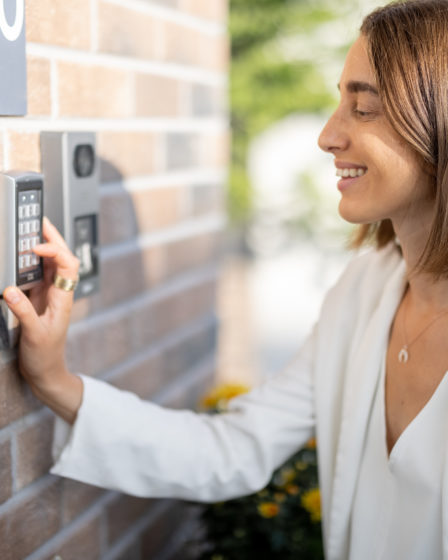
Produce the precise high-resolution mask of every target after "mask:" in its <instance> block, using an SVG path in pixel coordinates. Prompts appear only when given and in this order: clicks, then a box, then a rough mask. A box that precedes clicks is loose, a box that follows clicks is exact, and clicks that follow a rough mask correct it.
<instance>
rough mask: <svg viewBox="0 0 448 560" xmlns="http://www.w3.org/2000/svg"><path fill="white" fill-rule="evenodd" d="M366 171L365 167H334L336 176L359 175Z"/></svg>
mask: <svg viewBox="0 0 448 560" xmlns="http://www.w3.org/2000/svg"><path fill="white" fill-rule="evenodd" d="M366 172H367V169H362V168H361V167H360V168H356V167H351V168H348V167H345V168H344V169H336V176H337V177H361V176H362V175H364V174H365V173H366Z"/></svg>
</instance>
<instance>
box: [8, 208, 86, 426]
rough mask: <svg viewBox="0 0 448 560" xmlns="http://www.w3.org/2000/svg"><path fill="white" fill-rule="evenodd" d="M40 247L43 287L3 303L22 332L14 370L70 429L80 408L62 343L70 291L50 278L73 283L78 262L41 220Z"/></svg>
mask: <svg viewBox="0 0 448 560" xmlns="http://www.w3.org/2000/svg"><path fill="white" fill-rule="evenodd" d="M43 236H44V239H45V240H46V241H47V243H45V244H41V245H37V246H36V247H35V248H34V249H33V250H34V252H35V253H36V254H37V255H39V256H40V257H42V258H44V260H45V267H44V271H45V273H44V281H43V283H42V284H41V285H39V286H37V287H35V288H33V289H32V290H31V291H30V298H29V299H28V297H27V296H26V295H25V294H24V293H23V292H22V291H21V290H20V289H19V288H16V287H8V288H6V290H5V291H4V293H3V297H4V299H5V301H6V303H7V305H8V307H9V308H10V310H11V311H12V312H13V313H14V315H15V316H16V317H17V318H18V320H19V322H20V326H21V336H20V344H19V355H18V358H19V370H20V372H21V374H22V375H23V377H24V378H25V380H26V381H27V382H28V383H29V385H30V387H31V390H32V391H33V393H34V395H35V396H36V397H37V398H39V399H40V400H41V401H42V402H43V403H44V404H46V405H47V406H48V407H49V408H51V409H52V410H53V411H54V412H55V413H56V414H58V415H59V416H61V417H62V418H63V419H64V420H65V421H67V422H68V423H70V424H73V422H74V421H75V418H76V414H77V411H78V409H79V407H80V405H81V402H82V395H83V383H82V381H81V379H80V378H79V377H78V376H76V375H74V374H72V373H70V372H69V371H68V369H67V366H66V363H65V340H66V335H67V329H68V325H69V321H70V312H71V309H72V305H73V291H70V292H66V291H64V290H62V289H60V288H57V287H56V286H55V285H54V284H53V279H54V275H55V274H58V275H59V276H62V277H63V278H68V279H72V280H75V279H76V278H77V276H78V267H79V261H78V259H77V258H76V257H75V256H74V255H73V254H72V253H71V252H70V250H69V248H68V247H67V244H66V243H65V241H64V239H63V238H62V237H61V235H60V234H59V232H58V231H57V229H56V228H55V227H54V226H53V225H52V224H51V223H50V221H49V220H48V219H46V218H44V222H43Z"/></svg>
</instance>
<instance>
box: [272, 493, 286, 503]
mask: <svg viewBox="0 0 448 560" xmlns="http://www.w3.org/2000/svg"><path fill="white" fill-rule="evenodd" d="M274 498H275V501H276V502H278V503H279V504H281V503H282V502H284V501H285V500H286V494H283V492H276V493H275V494H274Z"/></svg>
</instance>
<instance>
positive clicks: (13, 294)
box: [3, 288, 20, 303]
mask: <svg viewBox="0 0 448 560" xmlns="http://www.w3.org/2000/svg"><path fill="white" fill-rule="evenodd" d="M3 297H4V298H5V300H6V301H7V302H8V303H18V302H19V301H20V290H18V289H17V288H10V289H9V290H8V291H6V292H5V293H4V294H3Z"/></svg>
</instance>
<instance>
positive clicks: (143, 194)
mask: <svg viewBox="0 0 448 560" xmlns="http://www.w3.org/2000/svg"><path fill="white" fill-rule="evenodd" d="M183 196H184V194H183V189H182V188H180V187H173V188H170V187H163V188H160V189H149V190H138V191H135V192H129V191H126V190H124V189H122V190H116V189H114V191H113V192H112V191H110V192H107V193H106V194H103V195H102V196H101V221H100V240H101V244H103V245H107V244H110V243H118V242H120V241H125V240H127V239H131V238H133V237H135V236H136V235H138V234H139V233H148V232H151V231H155V230H158V229H161V228H164V227H169V226H170V225H174V224H175V223H176V222H178V221H180V219H181V218H182V217H183V215H182V210H183Z"/></svg>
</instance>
